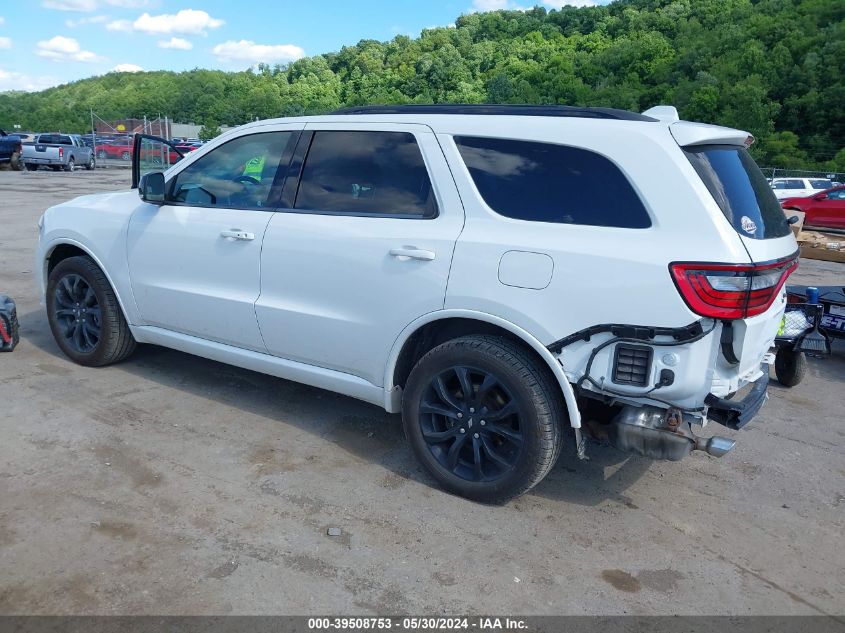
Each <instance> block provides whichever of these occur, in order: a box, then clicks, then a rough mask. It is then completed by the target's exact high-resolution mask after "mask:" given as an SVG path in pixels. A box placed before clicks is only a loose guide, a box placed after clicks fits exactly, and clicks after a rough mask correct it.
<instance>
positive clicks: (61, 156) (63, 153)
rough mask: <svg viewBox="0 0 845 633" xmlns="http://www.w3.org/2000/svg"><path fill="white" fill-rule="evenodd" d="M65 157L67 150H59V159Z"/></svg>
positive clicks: (62, 148)
mask: <svg viewBox="0 0 845 633" xmlns="http://www.w3.org/2000/svg"><path fill="white" fill-rule="evenodd" d="M64 155H65V148H64V147H60V148H59V158H63V157H64Z"/></svg>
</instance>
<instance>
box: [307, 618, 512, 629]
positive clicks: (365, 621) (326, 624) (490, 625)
mask: <svg viewBox="0 0 845 633" xmlns="http://www.w3.org/2000/svg"><path fill="white" fill-rule="evenodd" d="M308 628H309V629H310V630H313V631H338V630H346V631H356V630H357V631H366V630H374V631H379V630H381V631H389V630H397V631H453V630H464V631H466V630H477V631H496V630H501V631H504V630H510V631H521V630H525V629H527V624H526V622H525V621H524V620H522V619H519V618H508V617H504V618H502V617H476V618H467V617H457V618H444V617H403V618H378V617H375V618H366V617H363V618H360V617H359V618H340V617H338V618H332V617H328V618H309V619H308Z"/></svg>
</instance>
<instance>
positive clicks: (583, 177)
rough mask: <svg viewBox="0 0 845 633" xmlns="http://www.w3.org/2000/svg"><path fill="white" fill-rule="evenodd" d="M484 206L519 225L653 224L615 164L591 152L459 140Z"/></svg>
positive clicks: (547, 145)
mask: <svg viewBox="0 0 845 633" xmlns="http://www.w3.org/2000/svg"><path fill="white" fill-rule="evenodd" d="M455 143H456V144H457V146H458V150H459V151H460V153H461V157H462V158H463V160H464V163H465V164H466V166H467V169H469V173H470V175H471V176H472V180H473V182H474V183H475V186H476V187H477V188H478V191H479V193H480V194H481V197H482V198H484V202H486V203H487V206H489V207H490V208H491V209H493V210H494V211H495V212H496V213H499V214H501V215H504V216H506V217H509V218H514V219H517V220H528V221H532V222H552V223H557V224H586V225H590V226H613V227H620V228H626V229H644V228H648V227H649V226H651V219H650V218H649V216H648V213H647V212H646V210H645V207H644V206H643V203H642V201H641V200H640V198H639V196H637V193H636V192H635V191H634V189H633V187H631V183H629V182H628V179H627V178H626V177H625V176H624V174H623V173H622V172H621V171H620V170H619V168H618V167H617V166H616V165H614V164H613V163H612V162H611V161H610V160H608V159H607V158H605V157H604V156H601V155H600V154H596V153H595V152H591V151H588V150H585V149H580V148H577V147H568V146H565V145H555V144H552V143H536V142H530V141H517V140H510V139H502V138H480V137H469V136H456V137H455Z"/></svg>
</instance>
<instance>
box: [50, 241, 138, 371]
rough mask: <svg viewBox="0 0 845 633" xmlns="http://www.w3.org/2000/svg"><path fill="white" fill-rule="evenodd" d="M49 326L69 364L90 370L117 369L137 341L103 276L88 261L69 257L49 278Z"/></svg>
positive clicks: (57, 266)
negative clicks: (111, 365)
mask: <svg viewBox="0 0 845 633" xmlns="http://www.w3.org/2000/svg"><path fill="white" fill-rule="evenodd" d="M45 303H46V305H47V320H48V321H49V323H50V330H51V331H52V333H53V338H55V339H56V343H57V344H58V345H59V347H60V348H61V350H62V351H63V352H64V353H65V355H67V357H68V358H70V359H71V360H72V361H74V362H76V363H79V364H80V365H86V366H88V367H101V366H103V365H110V364H111V363H117V362H119V361H121V360H123V359H125V358H126V357H127V356H129V355H130V354H131V353H132V352H133V351H134V350H135V346H136V343H135V339H134V338H133V337H132V333H131V332H130V331H129V326H128V324H127V323H126V319H125V318H124V316H123V312H122V311H121V309H120V305H119V304H118V301H117V297H116V296H115V294H114V291H113V290H112V287H111V285H110V284H109V282H108V280H107V279H106V276H105V275H104V274H103V271H102V270H100V269H99V268H98V267H97V265H96V264H95V263H94V262H93V261H92V260H91V259H89V258H88V257H82V256H78V257H69V258H68V259H65V260H62V261H61V262H59V263H58V264H57V265H56V267H55V268H54V269H53V270H52V271H51V272H50V277H49V279H48V282H47V296H46V302H45Z"/></svg>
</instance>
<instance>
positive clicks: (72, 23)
mask: <svg viewBox="0 0 845 633" xmlns="http://www.w3.org/2000/svg"><path fill="white" fill-rule="evenodd" d="M108 19H109V16H107V15H95V16H92V17H90V18H79V19H78V20H65V26H66V27H68V28H69V29H75V28H76V27H78V26H85V25H86V24H102V23H103V22H108Z"/></svg>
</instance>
